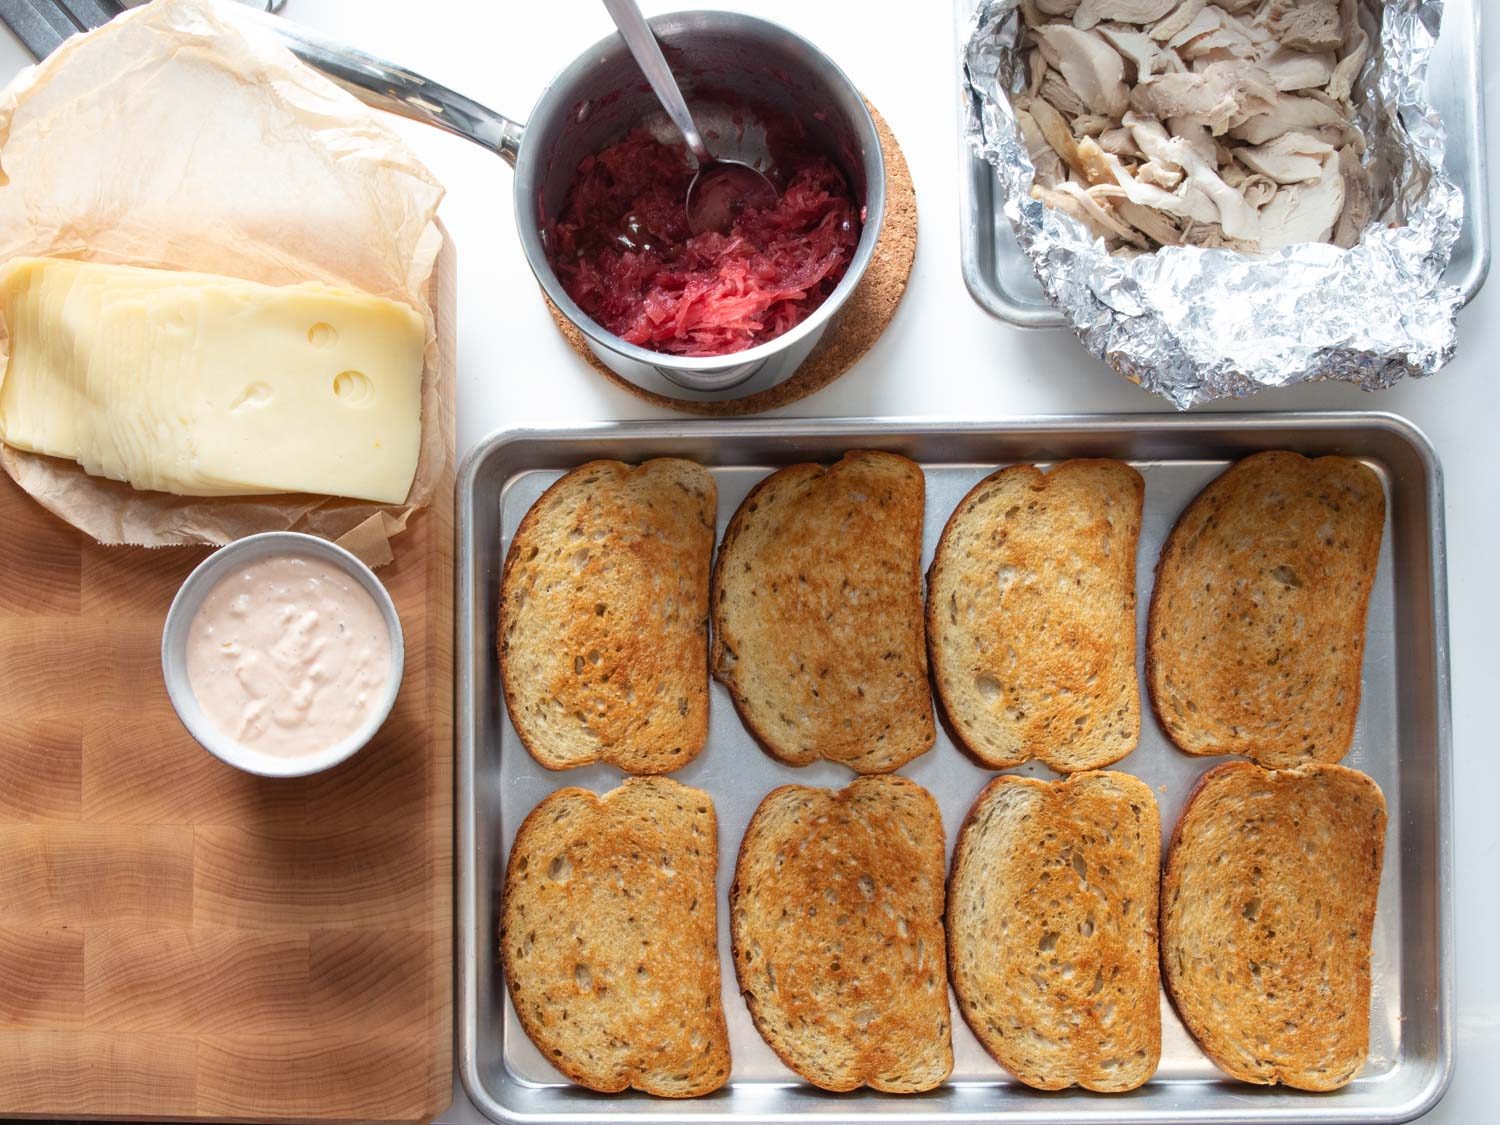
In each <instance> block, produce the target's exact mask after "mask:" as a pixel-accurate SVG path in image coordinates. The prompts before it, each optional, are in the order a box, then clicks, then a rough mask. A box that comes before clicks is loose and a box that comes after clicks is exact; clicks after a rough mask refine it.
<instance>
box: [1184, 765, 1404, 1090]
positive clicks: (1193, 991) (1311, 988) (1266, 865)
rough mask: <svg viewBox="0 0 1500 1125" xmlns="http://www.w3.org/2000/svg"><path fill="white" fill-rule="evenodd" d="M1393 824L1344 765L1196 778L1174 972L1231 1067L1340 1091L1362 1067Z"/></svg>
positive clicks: (1201, 1026)
mask: <svg viewBox="0 0 1500 1125" xmlns="http://www.w3.org/2000/svg"><path fill="white" fill-rule="evenodd" d="M1385 820H1386V817H1385V798H1384V797H1383V796H1382V795H1381V792H1380V789H1379V787H1378V786H1376V784H1375V783H1374V782H1373V781H1371V780H1370V779H1369V778H1368V777H1366V776H1365V775H1364V774H1362V773H1359V772H1357V771H1355V770H1351V769H1347V768H1345V767H1344V766H1336V765H1323V764H1320V763H1310V764H1308V765H1305V766H1301V767H1298V768H1297V769H1292V770H1279V771H1273V770H1264V769H1261V768H1260V767H1259V766H1256V765H1252V764H1251V763H1249V762H1228V763H1226V764H1224V765H1221V766H1217V767H1215V768H1214V769H1211V770H1209V771H1208V772H1207V773H1206V774H1204V775H1203V777H1202V779H1201V780H1200V781H1199V782H1198V786H1197V788H1196V789H1195V790H1194V792H1193V795H1192V796H1191V797H1190V798H1189V799H1188V803H1187V805H1186V806H1185V807H1184V808H1183V811H1182V816H1181V817H1180V818H1179V819H1178V821H1177V827H1176V828H1175V829H1174V830H1173V832H1172V842H1171V845H1170V847H1169V849H1168V853H1167V867H1166V873H1165V875H1164V877H1163V879H1162V892H1161V951H1162V968H1163V971H1164V973H1165V976H1166V985H1167V994H1168V995H1169V996H1170V997H1171V998H1172V1003H1173V1004H1174V1005H1176V1008H1177V1012H1178V1014H1179V1015H1181V1016H1182V1022H1183V1023H1184V1024H1186V1025H1187V1029H1188V1031H1190V1032H1191V1033H1192V1035H1193V1038H1195V1039H1196V1040H1197V1041H1198V1045H1199V1046H1200V1047H1202V1048H1203V1050H1204V1052H1205V1053H1206V1054H1207V1055H1208V1057H1209V1058H1211V1059H1213V1061H1214V1062H1215V1063H1217V1064H1218V1065H1219V1066H1220V1067H1221V1068H1222V1069H1223V1070H1225V1071H1226V1072H1227V1073H1229V1074H1230V1075H1231V1076H1233V1077H1235V1078H1238V1079H1239V1080H1240V1081H1242V1082H1255V1083H1260V1084H1270V1083H1276V1082H1281V1083H1284V1084H1286V1085H1288V1086H1293V1087H1296V1088H1297V1089H1299V1090H1333V1089H1337V1088H1338V1087H1340V1086H1342V1085H1344V1084H1345V1083H1347V1082H1348V1081H1349V1080H1350V1079H1352V1078H1353V1077H1354V1076H1355V1075H1356V1074H1358V1073H1359V1071H1360V1069H1361V1068H1362V1067H1363V1066H1364V1063H1365V1056H1366V1054H1367V1052H1368V1050H1369V1040H1370V938H1371V934H1372V932H1373V930H1374V925H1375V900H1376V896H1377V893H1378V891H1379V889H1380V869H1381V865H1382V861H1383V857H1384V852H1385Z"/></svg>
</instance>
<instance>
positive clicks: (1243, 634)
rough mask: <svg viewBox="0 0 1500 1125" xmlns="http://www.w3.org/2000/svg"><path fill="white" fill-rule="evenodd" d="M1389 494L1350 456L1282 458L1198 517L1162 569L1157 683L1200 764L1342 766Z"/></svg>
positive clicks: (1171, 720) (1165, 555)
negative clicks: (1226, 760) (1236, 757)
mask: <svg viewBox="0 0 1500 1125" xmlns="http://www.w3.org/2000/svg"><path fill="white" fill-rule="evenodd" d="M1384 526H1385V494H1384V492H1383V491H1382V489H1381V484H1380V479H1379V478H1378V477H1377V476H1376V475H1375V474H1374V473H1373V472H1372V471H1371V470H1370V469H1368V468H1366V467H1365V466H1364V465H1362V464H1361V463H1360V462H1358V461H1354V460H1351V459H1349V458H1347V457H1319V458H1317V459H1316V460H1309V459H1308V458H1306V457H1303V456H1302V455H1301V454H1300V453H1289V452H1285V451H1281V450H1272V451H1268V452H1265V453H1256V454H1253V455H1251V456H1249V457H1246V458H1245V459H1244V460H1242V461H1239V462H1237V463H1236V464H1234V465H1232V466H1231V467H1230V468H1229V469H1228V470H1227V471H1226V472H1224V473H1223V475H1221V476H1220V477H1219V478H1218V479H1217V480H1215V481H1214V482H1213V483H1212V484H1210V485H1209V486H1208V487H1207V488H1205V489H1204V490H1203V491H1202V492H1201V493H1199V495H1198V497H1197V498H1196V499H1195V500H1194V501H1193V502H1192V503H1191V504H1190V505H1188V507H1187V510H1186V511H1184V512H1183V513H1182V516H1181V517H1180V518H1179V519H1178V521H1177V525H1176V526H1175V527H1174V528H1173V529H1172V533H1171V535H1169V536H1168V537H1167V541H1166V545H1165V546H1164V547H1163V548H1162V553H1161V560H1160V561H1159V562H1158V564H1157V568H1156V586H1155V589H1154V590H1153V591H1152V594H1151V610H1150V614H1149V617H1148V624H1147V631H1146V682H1147V685H1148V687H1149V689H1150V693H1151V704H1152V707H1153V708H1154V709H1155V711H1156V715H1157V718H1158V719H1160V721H1161V724H1162V727H1163V728H1164V729H1165V730H1166V732H1167V734H1168V736H1169V737H1170V738H1171V739H1172V741H1173V742H1175V743H1176V744H1177V745H1178V746H1179V747H1180V748H1181V749H1183V750H1185V751H1186V752H1187V753H1189V754H1210V755H1212V754H1244V755H1245V756H1247V757H1249V758H1251V759H1253V760H1254V761H1256V762H1257V763H1259V764H1260V765H1262V766H1267V767H1273V768H1281V767H1288V766H1295V765H1300V764H1302V763H1304V762H1309V761H1322V762H1336V761H1338V760H1339V759H1340V758H1342V757H1343V756H1344V755H1345V754H1346V753H1348V751H1349V747H1350V744H1351V743H1352V742H1353V741H1354V725H1355V720H1356V719H1357V718H1358V714H1359V696H1360V670H1361V664H1362V661H1363V657H1364V647H1365V616H1366V610H1367V608H1368V606H1369V601H1370V589H1371V587H1372V586H1373V585H1374V581H1375V567H1376V563H1377V561H1378V559H1379V555H1380V537H1381V533H1382V530H1383V528H1384Z"/></svg>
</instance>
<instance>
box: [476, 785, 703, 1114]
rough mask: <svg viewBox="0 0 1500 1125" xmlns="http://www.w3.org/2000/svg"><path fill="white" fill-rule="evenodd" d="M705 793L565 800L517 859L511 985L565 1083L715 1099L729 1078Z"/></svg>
mask: <svg viewBox="0 0 1500 1125" xmlns="http://www.w3.org/2000/svg"><path fill="white" fill-rule="evenodd" d="M717 868H718V825H717V820H716V818H715V815H714V807H713V802H712V801H711V800H710V799H709V796H708V794H707V793H704V792H703V791H702V790H700V789H693V788H690V787H689V786H686V785H682V784H680V783H678V782H675V781H672V780H671V779H669V778H663V777H638V778H631V779H629V780H627V781H625V782H623V783H622V784H621V785H620V786H619V787H618V788H616V789H614V790H612V791H611V792H609V793H607V794H605V796H604V797H603V798H602V799H601V798H599V797H596V796H595V795H594V794H593V793H591V792H589V791H588V790H586V789H576V788H568V789H559V790H558V791H557V792H555V793H553V794H552V795H551V796H549V797H548V798H547V799H546V800H544V801H542V802H541V804H539V805H537V807H536V808H535V809H533V810H532V811H531V815H530V816H528V817H527V818H526V820H525V821H524V822H522V824H521V828H520V831H519V832H518V833H517V834H516V841H515V844H514V845H513V846H512V848H511V852H510V862H509V864H508V866H507V868H506V874H505V893H504V897H503V899H502V908H501V920H500V950H501V956H502V959H503V962H504V970H505V981H506V985H507V987H508V988H509V990H510V997H511V1001H512V1003H514V1005H515V1009H516V1014H517V1015H518V1016H519V1017H520V1020H521V1026H522V1027H523V1028H524V1029H525V1031H526V1034H527V1035H528V1036H530V1038H531V1041H532V1042H533V1043H535V1044H536V1047H537V1050H539V1051H540V1052H541V1053H542V1055H543V1056H545V1057H546V1059H547V1061H548V1062H550V1063H551V1064H552V1065H553V1066H555V1067H556V1068H557V1069H558V1070H560V1071H561V1072H562V1073H563V1074H564V1075H565V1076H566V1077H567V1078H568V1079H569V1081H572V1082H576V1083H578V1084H579V1085H581V1086H587V1087H588V1088H589V1089H591V1090H600V1091H604V1092H608V1093H613V1092H616V1091H620V1090H624V1089H626V1088H627V1087H629V1088H633V1089H636V1090H642V1091H644V1092H646V1093H648V1094H656V1095H659V1096H661V1097H668V1098H690V1097H697V1096H699V1095H702V1094H707V1093H710V1092H711V1091H713V1090H716V1089H718V1088H719V1087H720V1086H722V1085H723V1084H724V1082H725V1081H726V1080H727V1079H728V1077H729V1070H730V1060H729V1033H728V1030H727V1028H726V1025H725V1022H724V1009H723V1004H722V1001H721V995H720V981H719V956H718V921H717V907H716V898H715V890H714V880H715V876H716V872H717Z"/></svg>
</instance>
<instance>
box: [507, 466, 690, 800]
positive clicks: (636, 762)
mask: <svg viewBox="0 0 1500 1125" xmlns="http://www.w3.org/2000/svg"><path fill="white" fill-rule="evenodd" d="M717 508H718V491H717V487H716V486H715V483H714V478H713V476H712V475H711V474H710V473H709V472H708V470H707V469H704V468H703V467H702V466H701V465H696V464H694V463H693V462H691V461H683V460H680V459H677V458H660V459H657V460H654V461H647V462H645V463H644V464H642V465H640V466H631V465H626V464H623V463H621V462H619V461H591V462H589V463H588V464H586V465H581V466H579V467H578V468H577V469H574V470H573V471H572V472H570V473H568V474H567V475H566V476H564V477H562V478H561V479H559V480H558V481H557V482H556V483H554V484H553V485H552V487H550V488H549V489H547V491H546V492H544V493H543V494H542V496H541V497H540V498H539V499H538V500H537V502H536V503H535V504H533V505H532V506H531V510H530V511H528V512H527V513H526V516H525V518H523V519H522V521H521V524H520V526H519V527H518V528H517V529H516V534H515V538H514V540H513V541H512V543H511V547H510V551H509V553H508V554H507V555H506V558H505V570H504V573H503V574H502V576H501V580H500V624H499V650H500V682H501V686H502V688H503V690H504V694H505V705H506V707H507V709H508V710H509V712H510V717H511V722H512V723H514V724H515V728H516V733H517V734H518V735H519V736H520V738H521V742H522V744H523V745H524V746H525V747H526V749H527V750H528V751H529V752H530V753H531V756H532V757H533V758H535V759H536V760H537V761H538V762H540V763H541V764H542V765H544V766H546V767H547V768H548V769H553V770H562V769H573V768H575V767H577V766H585V765H589V764H591V763H593V762H600V761H602V762H608V763H609V764H610V765H613V766H617V767H619V768H620V769H622V770H625V771H626V772H627V773H641V774H650V773H667V772H670V771H672V770H675V769H678V768H680V767H682V766H685V765H687V763H688V762H690V761H692V760H693V758H694V757H695V756H697V754H698V752H699V751H700V750H702V749H703V744H704V742H705V740H706V739H707V737H708V576H709V566H710V562H711V560H712V557H713V544H714V521H715V517H716V512H717Z"/></svg>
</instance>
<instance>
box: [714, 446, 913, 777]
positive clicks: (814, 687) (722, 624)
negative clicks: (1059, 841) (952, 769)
mask: <svg viewBox="0 0 1500 1125" xmlns="http://www.w3.org/2000/svg"><path fill="white" fill-rule="evenodd" d="M924 502H925V483H924V478H923V475H922V469H921V467H920V466H919V465H917V464H916V462H914V461H910V460H908V459H907V458H905V457H900V456H897V455H896V454H894V453H879V452H871V451H863V450H862V451H855V452H852V453H848V454H846V455H845V456H844V458H843V460H841V461H839V462H838V463H837V464H835V465H833V466H831V467H827V468H825V467H823V466H821V465H792V466H790V467H788V468H785V469H781V470H778V471H777V472H774V473H772V474H771V475H770V476H768V477H766V478H765V479H764V480H762V481H761V482H760V483H759V484H758V485H756V486H755V488H754V489H753V490H751V492H750V494H749V495H748V496H747V497H745V500H744V503H742V504H741V505H740V506H739V509H738V510H737V511H736V512H735V513H734V518H733V519H731V520H730V521H729V527H728V528H727V529H726V531H725V532H724V540H723V542H722V543H721V544H720V546H719V556H718V560H717V561H716V563H715V564H714V576H713V603H712V604H713V611H712V612H713V622H714V642H713V671H714V675H715V677H717V678H718V679H719V680H720V681H721V682H722V683H723V684H724V685H725V686H726V687H727V688H728V689H729V693H730V696H731V697H732V698H733V700H734V705H735V708H736V709H737V710H738V711H739V713H740V718H741V719H742V720H743V722H744V724H745V726H746V728H748V729H749V731H750V732H751V733H752V734H753V735H754V736H755V738H756V740H757V741H758V742H760V744H761V745H762V746H763V747H765V749H766V750H767V751H768V752H769V753H770V754H771V755H772V756H774V757H776V758H778V759H780V760H781V761H783V762H786V763H788V764H790V765H794V766H802V765H806V764H807V763H809V762H812V761H816V760H817V759H819V758H828V759H831V760H833V761H837V762H842V763H844V764H845V765H847V766H849V767H850V768H851V769H854V770H857V771H858V772H860V773H885V772H888V771H890V770H894V769H897V768H899V767H900V766H902V765H904V764H905V763H906V762H909V761H911V760H912V759H913V758H915V757H917V756H918V755H920V754H923V753H926V752H927V751H928V750H929V749H931V748H932V744H933V741H934V739H935V737H936V728H935V726H934V722H933V715H932V695H931V692H930V690H929V687H928V683H927V651H926V646H925V643H924V640H923V624H922V510H923V505H924Z"/></svg>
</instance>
